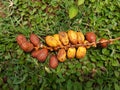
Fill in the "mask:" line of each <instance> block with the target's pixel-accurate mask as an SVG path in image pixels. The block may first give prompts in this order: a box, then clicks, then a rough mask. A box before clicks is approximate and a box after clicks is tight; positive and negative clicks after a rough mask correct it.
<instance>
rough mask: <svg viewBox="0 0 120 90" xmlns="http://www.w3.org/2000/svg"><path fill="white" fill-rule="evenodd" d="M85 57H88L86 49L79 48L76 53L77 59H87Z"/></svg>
mask: <svg viewBox="0 0 120 90" xmlns="http://www.w3.org/2000/svg"><path fill="white" fill-rule="evenodd" d="M85 55H86V48H85V47H83V46H81V47H78V49H77V52H76V58H78V59H80V58H83V57H85Z"/></svg>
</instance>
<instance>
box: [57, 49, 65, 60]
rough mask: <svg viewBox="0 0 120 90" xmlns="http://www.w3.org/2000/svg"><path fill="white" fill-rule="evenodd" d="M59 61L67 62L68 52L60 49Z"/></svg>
mask: <svg viewBox="0 0 120 90" xmlns="http://www.w3.org/2000/svg"><path fill="white" fill-rule="evenodd" d="M57 59H58V60H59V61H60V62H64V61H65V60H66V51H65V49H59V51H58V53H57Z"/></svg>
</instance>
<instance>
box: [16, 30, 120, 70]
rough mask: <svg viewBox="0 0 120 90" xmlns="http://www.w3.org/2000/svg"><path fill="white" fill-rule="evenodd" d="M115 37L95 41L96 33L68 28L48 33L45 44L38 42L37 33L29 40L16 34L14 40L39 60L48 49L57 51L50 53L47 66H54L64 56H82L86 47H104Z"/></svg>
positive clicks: (63, 58)
mask: <svg viewBox="0 0 120 90" xmlns="http://www.w3.org/2000/svg"><path fill="white" fill-rule="evenodd" d="M118 39H120V38H117V39H110V40H107V39H104V38H102V39H100V40H99V42H96V34H95V33H94V32H87V33H86V35H85V36H84V34H83V33H82V32H76V31H73V30H68V32H64V31H61V32H59V33H58V34H55V35H48V36H46V37H45V41H46V45H43V44H42V43H41V42H40V39H39V37H38V36H37V35H35V34H33V33H32V34H31V35H30V41H28V40H27V39H26V37H25V36H24V35H22V34H20V35H18V36H17V38H16V40H17V43H18V45H19V46H20V48H21V49H22V50H24V51H25V52H31V56H32V57H33V58H36V59H37V60H38V61H40V62H44V61H45V60H46V58H47V56H48V51H58V52H57V55H55V54H54V55H53V54H52V55H50V59H49V66H50V67H51V68H54V69H55V68H56V67H57V66H58V63H59V62H64V61H65V60H66V58H69V59H72V58H75V57H76V58H78V59H80V58H83V57H84V56H85V55H86V51H87V50H86V49H87V48H90V47H91V46H93V47H96V46H97V45H99V46H101V47H103V48H105V47H107V46H108V44H109V43H110V42H112V41H114V40H118Z"/></svg>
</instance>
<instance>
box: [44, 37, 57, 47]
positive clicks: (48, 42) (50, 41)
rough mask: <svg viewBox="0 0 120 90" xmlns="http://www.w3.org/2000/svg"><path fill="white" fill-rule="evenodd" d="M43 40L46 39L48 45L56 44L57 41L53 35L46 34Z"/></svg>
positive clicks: (54, 45) (55, 45) (53, 45)
mask: <svg viewBox="0 0 120 90" xmlns="http://www.w3.org/2000/svg"><path fill="white" fill-rule="evenodd" d="M45 41H46V44H47V45H48V46H50V47H57V46H58V42H57V40H56V39H55V38H54V37H53V36H46V38H45Z"/></svg>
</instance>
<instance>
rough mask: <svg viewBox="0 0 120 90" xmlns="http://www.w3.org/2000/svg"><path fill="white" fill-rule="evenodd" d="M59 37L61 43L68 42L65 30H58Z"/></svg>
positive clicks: (65, 43) (66, 43)
mask: <svg viewBox="0 0 120 90" xmlns="http://www.w3.org/2000/svg"><path fill="white" fill-rule="evenodd" d="M59 38H60V41H61V42H62V44H63V45H68V44H69V39H68V35H67V33H66V32H59Z"/></svg>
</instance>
